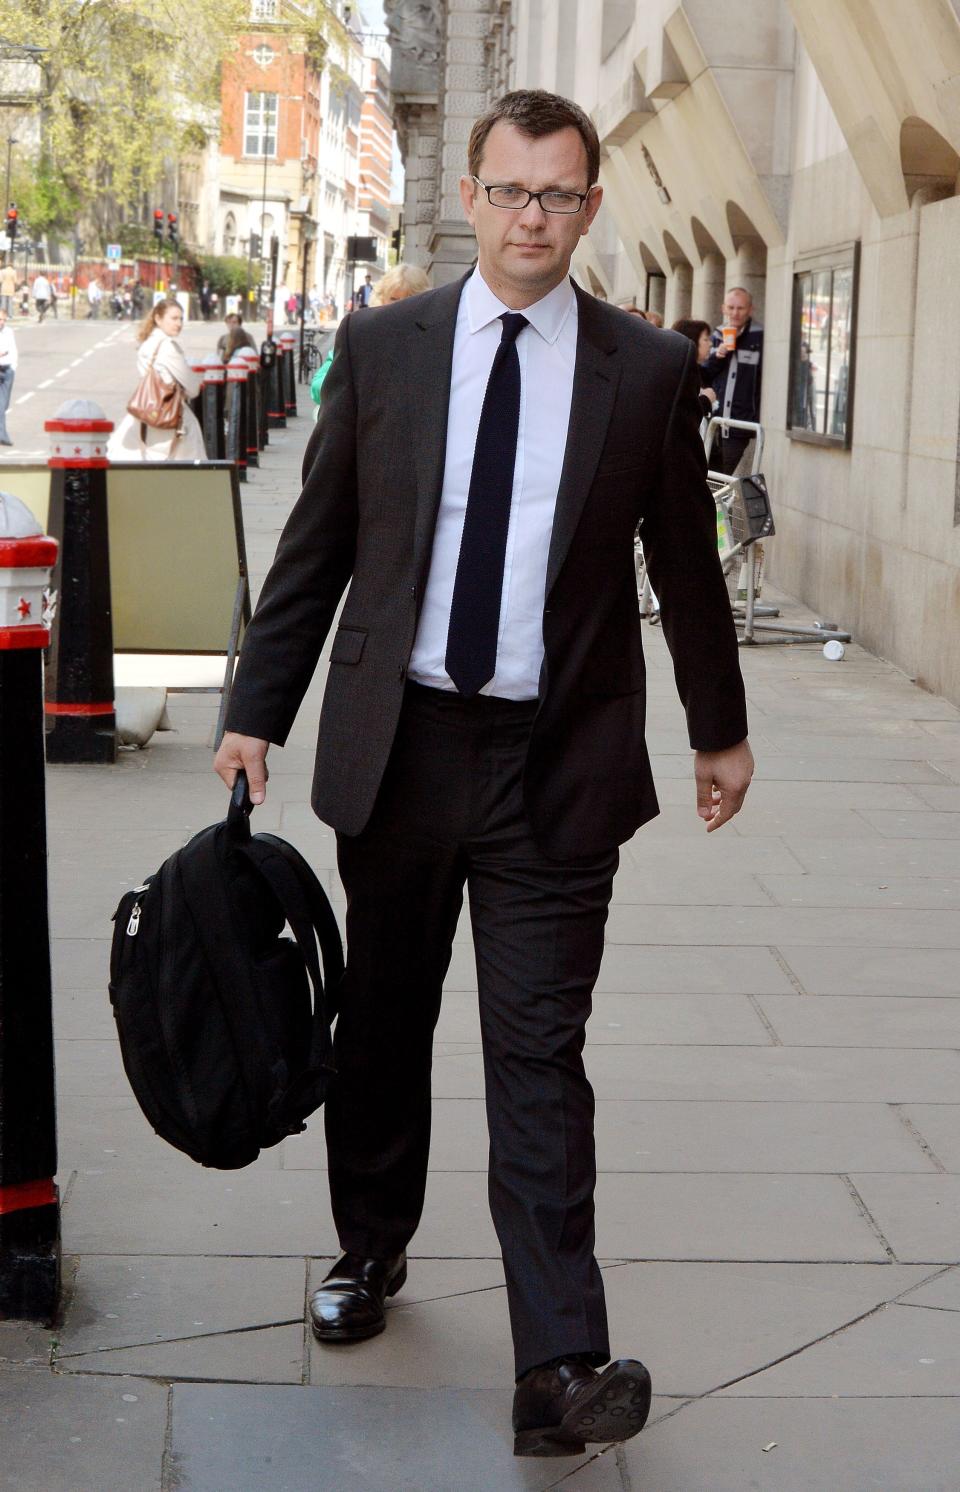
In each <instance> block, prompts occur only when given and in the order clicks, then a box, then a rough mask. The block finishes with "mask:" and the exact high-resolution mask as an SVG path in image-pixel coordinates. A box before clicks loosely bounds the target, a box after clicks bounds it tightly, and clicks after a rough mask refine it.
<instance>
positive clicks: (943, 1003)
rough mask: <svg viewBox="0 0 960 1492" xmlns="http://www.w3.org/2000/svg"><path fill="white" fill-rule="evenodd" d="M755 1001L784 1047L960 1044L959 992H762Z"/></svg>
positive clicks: (933, 1045)
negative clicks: (949, 994)
mask: <svg viewBox="0 0 960 1492" xmlns="http://www.w3.org/2000/svg"><path fill="white" fill-rule="evenodd" d="M755 1003H756V1005H757V1007H758V1008H759V1009H760V1010H761V1011H762V1012H763V1014H764V1015H765V1016H766V1017H767V1019H768V1021H769V1022H770V1025H771V1027H772V1028H773V1030H774V1031H775V1032H776V1034H777V1036H778V1038H779V1039H780V1040H781V1041H782V1042H783V1043H784V1045H785V1046H827V1045H830V1046H834V1047H840V1046H851V1047H878V1046H891V1047H934V1048H936V1047H947V1046H949V1047H957V1046H960V1000H958V999H957V998H956V997H952V998H948V997H944V998H942V999H930V998H925V997H924V996H922V995H918V996H916V998H914V999H912V1000H911V999H903V998H900V997H899V996H897V995H879V996H877V997H876V998H874V997H873V996H871V995H758V996H757V997H756V1002H755Z"/></svg>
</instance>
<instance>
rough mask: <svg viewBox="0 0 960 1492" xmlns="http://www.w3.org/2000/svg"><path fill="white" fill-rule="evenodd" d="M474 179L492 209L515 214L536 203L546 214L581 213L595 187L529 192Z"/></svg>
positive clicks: (476, 177)
mask: <svg viewBox="0 0 960 1492" xmlns="http://www.w3.org/2000/svg"><path fill="white" fill-rule="evenodd" d="M472 179H473V180H474V181H475V182H476V183H477V186H482V187H483V190H484V191H485V192H486V194H487V201H488V202H489V203H490V206H491V207H505V208H507V209H508V210H512V211H513V212H522V211H523V209H524V208H525V207H526V206H527V205H528V203H530V202H534V201H536V202H539V204H540V206H541V207H542V208H543V211H544V212H559V213H568V212H579V211H580V209H581V207H582V206H583V204H584V202H586V200H587V198H588V197H589V195H590V193H591V192H592V191H593V187H588V188H587V190H586V191H585V192H558V191H557V190H556V189H555V188H554V189H553V190H552V191H549V192H528V191H527V189H526V187H519V186H487V183H486V182H485V181H481V180H480V178H479V176H474V177H473V178H472Z"/></svg>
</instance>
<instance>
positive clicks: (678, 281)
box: [663, 229, 693, 326]
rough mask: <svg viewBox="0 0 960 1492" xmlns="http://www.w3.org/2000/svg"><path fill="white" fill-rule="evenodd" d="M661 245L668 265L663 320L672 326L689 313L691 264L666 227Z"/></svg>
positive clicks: (691, 279)
mask: <svg viewBox="0 0 960 1492" xmlns="http://www.w3.org/2000/svg"><path fill="white" fill-rule="evenodd" d="M663 247H664V250H665V252H666V255H667V263H668V264H669V266H670V277H669V279H668V280H667V284H666V305H665V309H664V321H665V322H666V325H667V326H672V325H673V323H674V322H675V321H679V320H680V318H681V317H688V316H689V315H690V306H691V302H692V298H693V265H692V264H691V263H690V260H689V259H688V258H687V256H686V254H685V253H684V251H683V249H682V248H681V247H680V245H679V243H678V242H677V240H676V239H675V238H674V236H673V234H672V233H670V232H668V231H667V230H666V229H665V230H664V233H663Z"/></svg>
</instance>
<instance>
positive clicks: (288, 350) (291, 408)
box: [277, 331, 297, 419]
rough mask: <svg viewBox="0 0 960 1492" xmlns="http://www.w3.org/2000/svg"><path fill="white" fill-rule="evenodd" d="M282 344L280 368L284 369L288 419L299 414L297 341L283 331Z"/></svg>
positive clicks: (284, 405)
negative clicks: (295, 350) (296, 360)
mask: <svg viewBox="0 0 960 1492" xmlns="http://www.w3.org/2000/svg"><path fill="white" fill-rule="evenodd" d="M277 340H278V341H279V343H280V366H281V368H282V377H281V387H282V389H283V409H284V413H285V414H286V416H287V418H288V419H291V418H292V417H293V416H294V415H295V414H296V412H297V369H296V362H295V352H294V349H295V347H296V345H297V339H296V336H295V335H294V333H293V332H290V331H283V332H281V333H280V336H279V337H278V338H277Z"/></svg>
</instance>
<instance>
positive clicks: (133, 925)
mask: <svg viewBox="0 0 960 1492" xmlns="http://www.w3.org/2000/svg"><path fill="white" fill-rule="evenodd" d="M139 931H140V903H139V902H138V901H137V902H134V904H133V911H132V912H131V913H130V921H129V922H128V923H127V937H128V938H135V937H136V936H137V933H138V932H139Z"/></svg>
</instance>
